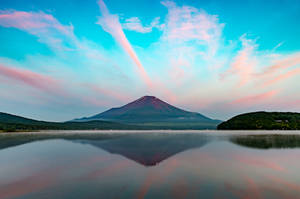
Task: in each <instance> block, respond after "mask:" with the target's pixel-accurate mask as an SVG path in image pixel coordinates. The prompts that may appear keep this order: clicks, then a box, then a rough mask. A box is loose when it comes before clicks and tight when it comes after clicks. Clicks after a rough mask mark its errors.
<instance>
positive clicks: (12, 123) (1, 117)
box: [0, 112, 141, 131]
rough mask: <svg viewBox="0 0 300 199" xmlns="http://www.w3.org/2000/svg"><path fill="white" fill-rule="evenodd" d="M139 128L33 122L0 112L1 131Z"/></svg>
mask: <svg viewBox="0 0 300 199" xmlns="http://www.w3.org/2000/svg"><path fill="white" fill-rule="evenodd" d="M139 128H141V127H139V126H133V125H126V124H119V123H116V122H109V121H99V120H97V121H89V122H80V123H79V122H45V121H38V120H32V119H28V118H24V117H20V116H16V115H11V114H8V113H1V112H0V131H31V130H93V129H97V130H102V129H103V130H105V129H139Z"/></svg>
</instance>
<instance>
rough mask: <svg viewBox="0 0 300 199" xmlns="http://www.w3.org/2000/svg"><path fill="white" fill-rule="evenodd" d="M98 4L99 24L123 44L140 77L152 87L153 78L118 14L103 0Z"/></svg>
mask: <svg viewBox="0 0 300 199" xmlns="http://www.w3.org/2000/svg"><path fill="white" fill-rule="evenodd" d="M98 4H99V7H100V11H101V13H102V16H101V17H99V19H98V22H97V24H99V25H100V26H101V27H102V28H103V30H105V31H106V32H108V33H110V34H111V35H112V36H113V37H114V39H115V40H116V41H117V42H118V43H119V44H120V45H121V46H122V48H123V49H124V50H125V52H126V53H127V54H128V55H129V56H130V58H131V59H132V60H133V62H134V63H135V65H136V66H137V69H138V73H139V75H140V77H141V78H142V79H143V81H144V82H145V83H146V84H147V85H148V87H151V85H152V82H151V79H150V78H149V76H148V74H147V73H146V71H145V68H144V66H143V65H142V63H141V61H140V60H139V58H138V56H137V54H136V52H135V51H134V49H133V48H132V46H131V44H130V43H129V41H128V39H127V37H126V35H125V34H124V31H123V29H122V25H121V24H120V22H119V17H118V15H113V14H110V13H109V10H108V9H107V7H106V5H105V3H104V2H103V0H99V1H98Z"/></svg>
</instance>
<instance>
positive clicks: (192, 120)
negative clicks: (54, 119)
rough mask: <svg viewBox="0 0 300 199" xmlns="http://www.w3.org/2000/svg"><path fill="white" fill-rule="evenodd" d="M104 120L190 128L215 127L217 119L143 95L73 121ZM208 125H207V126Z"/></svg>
mask: <svg viewBox="0 0 300 199" xmlns="http://www.w3.org/2000/svg"><path fill="white" fill-rule="evenodd" d="M91 120H106V121H118V122H121V123H131V124H132V123H133V124H146V125H151V126H166V125H167V126H170V127H171V126H172V128H173V127H175V128H176V126H178V125H180V127H179V128H180V129H181V128H182V126H185V127H186V128H188V127H191V128H192V129H193V128H194V127H195V125H196V126H203V127H204V126H205V127H204V128H211V127H212V126H213V127H215V126H216V125H217V124H218V123H220V121H219V120H213V119H210V118H208V117H206V116H204V115H202V114H200V113H195V112H189V111H185V110H182V109H180V108H177V107H175V106H172V105H170V104H168V103H166V102H164V101H162V100H160V99H158V98H156V97H154V96H144V97H141V98H139V99H137V100H135V101H133V102H130V103H129V104H126V105H124V106H121V107H119V108H111V109H109V110H107V111H105V112H103V113H100V114H97V115H94V116H92V117H85V118H81V119H76V120H75V121H91ZM207 125H208V126H209V127H208V126H207Z"/></svg>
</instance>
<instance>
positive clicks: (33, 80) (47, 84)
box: [0, 64, 64, 95]
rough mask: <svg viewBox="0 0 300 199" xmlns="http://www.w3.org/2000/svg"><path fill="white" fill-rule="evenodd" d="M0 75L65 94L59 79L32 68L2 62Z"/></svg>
mask: <svg viewBox="0 0 300 199" xmlns="http://www.w3.org/2000/svg"><path fill="white" fill-rule="evenodd" d="M0 76H3V77H5V78H7V79H11V80H14V81H16V82H18V83H21V84H26V85H28V86H30V87H33V88H36V89H39V90H41V91H43V92H51V93H55V94H59V95H64V92H63V91H62V89H61V85H60V83H59V81H58V80H56V79H54V78H52V77H50V76H46V75H42V74H39V73H36V72H32V71H30V70H25V69H20V68H13V67H7V66H4V65H2V64H0Z"/></svg>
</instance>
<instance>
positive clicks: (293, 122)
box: [218, 111, 300, 130]
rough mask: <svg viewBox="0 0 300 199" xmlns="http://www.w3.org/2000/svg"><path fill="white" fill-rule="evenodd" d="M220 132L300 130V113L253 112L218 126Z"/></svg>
mask: <svg viewBox="0 0 300 199" xmlns="http://www.w3.org/2000/svg"><path fill="white" fill-rule="evenodd" d="M218 129H220V130H300V113H290V112H263V111H261V112H253V113H245V114H241V115H238V116H235V117H233V118H231V119H230V120H228V121H226V122H223V123H221V124H219V125H218Z"/></svg>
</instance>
